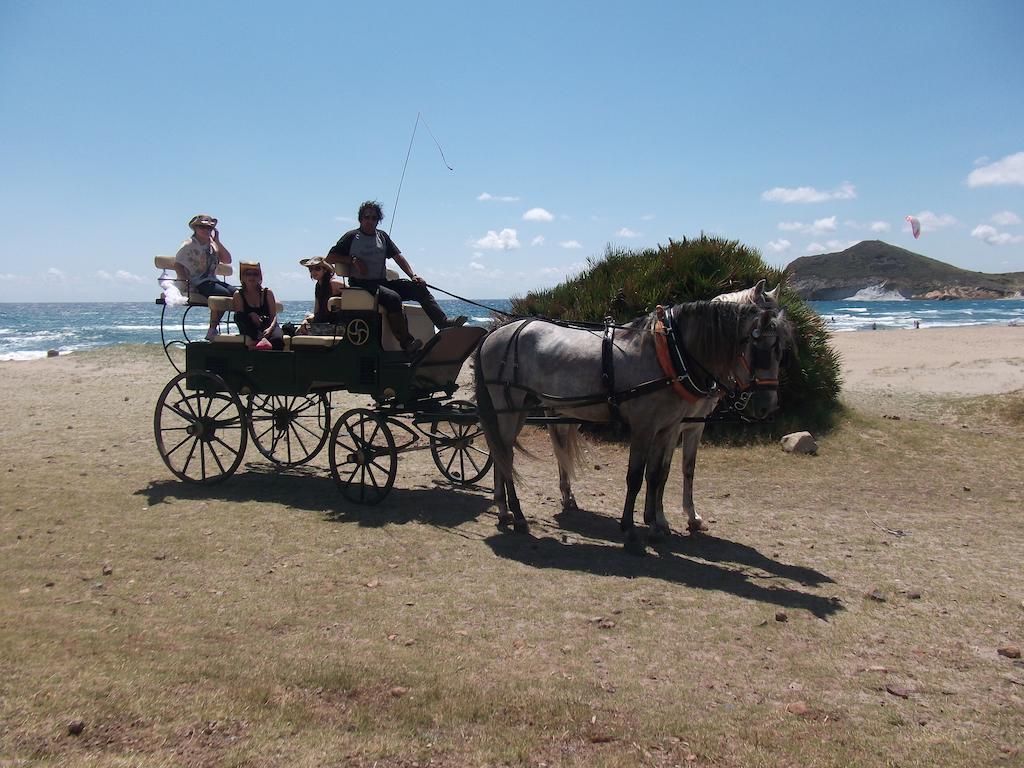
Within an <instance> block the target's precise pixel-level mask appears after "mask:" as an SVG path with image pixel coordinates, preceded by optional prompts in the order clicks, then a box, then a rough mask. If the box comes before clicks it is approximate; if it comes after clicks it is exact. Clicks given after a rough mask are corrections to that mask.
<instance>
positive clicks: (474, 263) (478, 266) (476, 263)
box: [469, 261, 487, 269]
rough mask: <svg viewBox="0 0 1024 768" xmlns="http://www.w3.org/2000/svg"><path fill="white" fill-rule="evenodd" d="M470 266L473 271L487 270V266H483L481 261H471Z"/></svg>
mask: <svg viewBox="0 0 1024 768" xmlns="http://www.w3.org/2000/svg"><path fill="white" fill-rule="evenodd" d="M469 266H470V267H471V268H472V269H487V267H485V266H484V265H483V264H481V263H480V262H479V261H471V262H469Z"/></svg>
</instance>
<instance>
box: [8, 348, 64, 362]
mask: <svg viewBox="0 0 1024 768" xmlns="http://www.w3.org/2000/svg"><path fill="white" fill-rule="evenodd" d="M48 354H49V353H48V352H47V351H46V350H42V351H40V350H38V349H32V350H23V351H21V352H0V362H5V363H8V362H11V361H19V362H24V361H26V360H39V359H41V358H44V357H47V356H48ZM61 354H67V353H66V352H64V353H61Z"/></svg>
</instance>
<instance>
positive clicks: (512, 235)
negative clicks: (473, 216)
mask: <svg viewBox="0 0 1024 768" xmlns="http://www.w3.org/2000/svg"><path fill="white" fill-rule="evenodd" d="M473 245H474V246H475V247H477V248H483V249H485V250H488V251H508V250H512V249H513V248H518V247H519V238H518V237H516V231H515V230H514V229H508V228H507V227H506V228H505V229H503V230H501V232H495V231H494V230H493V229H489V230H487V234H486V235H484V236H483V237H481V238H480V239H479V240H477V241H475V242H474V243H473Z"/></svg>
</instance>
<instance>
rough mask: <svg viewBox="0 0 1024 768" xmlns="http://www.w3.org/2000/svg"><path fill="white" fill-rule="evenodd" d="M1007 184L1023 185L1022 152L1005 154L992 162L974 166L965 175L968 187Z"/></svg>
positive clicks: (1023, 153)
mask: <svg viewBox="0 0 1024 768" xmlns="http://www.w3.org/2000/svg"><path fill="white" fill-rule="evenodd" d="M1008 184H1018V185H1020V186H1022V187H1024V152H1017V153H1016V154H1013V155H1007V156H1006V157H1004V158H1002V159H1001V160H996V161H995V162H994V163H990V164H988V165H983V166H981V167H980V168H975V169H974V170H973V171H971V172H970V173H969V174H968V175H967V186H969V187H996V186H1005V185H1008Z"/></svg>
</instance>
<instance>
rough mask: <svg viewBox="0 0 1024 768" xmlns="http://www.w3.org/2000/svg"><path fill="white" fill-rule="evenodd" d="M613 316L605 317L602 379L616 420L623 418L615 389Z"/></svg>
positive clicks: (602, 342)
mask: <svg viewBox="0 0 1024 768" xmlns="http://www.w3.org/2000/svg"><path fill="white" fill-rule="evenodd" d="M613 323H614V320H613V318H612V317H611V316H609V317H606V318H605V319H604V336H603V337H602V338H601V381H603V382H604V388H605V390H606V391H607V392H608V408H609V409H610V410H611V412H612V418H613V419H614V420H615V421H620V420H621V419H622V414H621V413H619V395H618V393H617V392H616V391H615V361H614V359H613V357H612V355H613V353H614V351H615V326H614V324H613Z"/></svg>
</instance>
